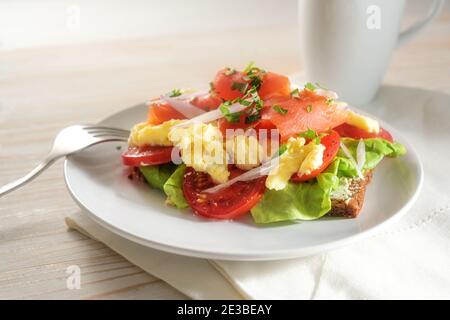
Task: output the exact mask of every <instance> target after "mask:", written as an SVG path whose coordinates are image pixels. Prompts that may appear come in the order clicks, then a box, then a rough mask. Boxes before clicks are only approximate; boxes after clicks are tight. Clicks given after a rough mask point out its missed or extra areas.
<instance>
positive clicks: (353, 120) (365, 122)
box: [345, 110, 380, 133]
mask: <svg viewBox="0 0 450 320" xmlns="http://www.w3.org/2000/svg"><path fill="white" fill-rule="evenodd" d="M345 122H346V123H348V124H350V125H352V126H355V127H357V128H360V129H363V130H365V131H367V132H370V133H379V132H380V125H379V124H378V121H376V120H374V119H371V118H369V117H366V116H363V115H360V114H357V113H355V112H353V111H351V110H349V111H348V112H347V120H346V121H345Z"/></svg>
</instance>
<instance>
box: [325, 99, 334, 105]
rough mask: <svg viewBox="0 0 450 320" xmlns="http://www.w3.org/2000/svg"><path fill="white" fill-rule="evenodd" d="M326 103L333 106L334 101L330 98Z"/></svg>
mask: <svg viewBox="0 0 450 320" xmlns="http://www.w3.org/2000/svg"><path fill="white" fill-rule="evenodd" d="M326 103H327V105H329V106H331V105H332V104H333V103H334V99H331V98H328V99H327V102H326Z"/></svg>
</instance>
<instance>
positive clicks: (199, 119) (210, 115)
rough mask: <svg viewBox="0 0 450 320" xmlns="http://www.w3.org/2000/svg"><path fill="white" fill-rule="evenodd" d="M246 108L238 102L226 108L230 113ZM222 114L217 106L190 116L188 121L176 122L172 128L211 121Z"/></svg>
mask: <svg viewBox="0 0 450 320" xmlns="http://www.w3.org/2000/svg"><path fill="white" fill-rule="evenodd" d="M246 108H248V106H244V105H242V104H239V103H235V104H232V105H231V106H229V107H228V109H229V110H230V112H231V113H234V112H239V111H242V110H244V109H246ZM223 116H224V114H223V113H222V111H220V108H218V109H214V110H212V111H209V112H205V113H203V114H200V115H198V116H196V117H195V118H191V119H189V120H188V121H185V122H183V123H180V124H177V125H175V126H173V128H181V127H188V126H190V125H193V124H196V123H207V122H211V121H214V120H217V119H220V118H222V117H223Z"/></svg>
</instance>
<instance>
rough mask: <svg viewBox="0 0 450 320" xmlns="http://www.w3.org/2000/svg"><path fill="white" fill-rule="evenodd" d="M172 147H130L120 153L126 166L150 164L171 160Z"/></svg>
mask: <svg viewBox="0 0 450 320" xmlns="http://www.w3.org/2000/svg"><path fill="white" fill-rule="evenodd" d="M172 149H173V147H141V148H138V147H130V148H128V150H127V151H125V152H124V153H123V154H122V162H123V164H124V165H126V166H131V167H139V166H152V165H157V164H163V163H168V162H170V161H171V159H172V158H171V156H172Z"/></svg>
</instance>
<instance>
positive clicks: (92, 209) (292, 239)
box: [65, 105, 423, 260]
mask: <svg viewBox="0 0 450 320" xmlns="http://www.w3.org/2000/svg"><path fill="white" fill-rule="evenodd" d="M146 109H147V108H146V107H145V106H144V105H138V106H134V107H131V108H129V109H126V110H124V111H122V112H119V113H117V114H115V115H112V116H111V117H109V118H107V119H106V120H104V121H102V124H106V125H111V126H114V127H121V128H130V127H131V126H132V125H133V124H135V123H137V122H140V121H142V120H143V119H145V117H146V113H147V110H146ZM380 122H381V125H382V126H383V127H385V128H386V129H388V130H389V131H390V132H391V133H392V134H393V135H394V137H396V139H397V140H398V141H399V142H401V143H403V144H404V145H405V146H406V148H407V149H408V153H407V155H406V156H404V157H401V158H396V159H385V160H384V161H383V162H382V163H381V164H380V165H379V166H378V167H377V169H376V170H375V173H374V177H373V181H372V183H371V184H370V185H369V187H368V189H367V193H366V199H365V204H364V208H363V210H362V212H361V213H360V215H359V217H358V218H356V219H344V218H323V219H320V220H316V221H309V222H299V223H290V224H277V225H266V226H261V225H256V224H255V223H253V221H252V219H251V217H250V215H248V216H246V217H244V218H243V219H241V220H238V221H233V222H229V221H211V220H207V219H204V218H201V217H197V216H194V215H193V214H192V212H191V211H190V210H189V209H188V210H183V211H180V210H177V209H175V208H172V207H168V206H166V205H165V204H164V200H165V196H164V195H163V193H162V192H160V191H158V190H152V189H150V188H149V187H147V186H145V185H143V184H140V183H138V182H137V181H130V180H129V179H128V178H127V174H126V170H125V169H124V168H123V166H122V165H121V159H120V154H121V152H122V151H121V150H117V146H118V144H117V143H107V144H103V145H98V146H95V147H92V148H90V149H88V150H86V151H84V152H81V153H79V154H76V155H73V156H70V157H69V158H68V159H67V160H66V163H65V178H66V183H67V186H68V188H69V191H70V193H71V194H72V196H73V198H74V199H75V201H76V202H77V203H78V204H79V205H80V206H81V207H82V208H84V209H85V210H86V212H87V213H88V214H89V215H90V216H91V217H92V218H93V219H94V220H96V221H98V222H99V223H100V224H102V225H103V226H105V227H106V228H108V229H110V230H111V231H113V232H115V233H117V234H119V235H121V236H123V237H125V238H128V239H130V240H132V241H135V242H138V243H140V244H143V245H146V246H149V247H152V248H156V249H159V250H163V251H167V252H172V253H176V254H181V255H187V256H194V257H201V258H208V259H222V260H276V259H285V258H294V257H302V256H308V255H312V254H316V253H320V252H323V251H326V250H330V249H332V248H336V247H338V246H342V245H345V244H349V243H351V242H355V241H358V240H360V239H362V238H364V237H367V236H369V235H373V234H374V233H375V232H377V231H379V230H380V229H381V228H384V227H385V226H387V225H388V224H389V223H392V222H393V221H395V220H397V219H398V218H400V217H401V215H402V214H404V213H405V212H407V210H408V209H409V208H410V207H411V206H412V205H413V203H414V202H415V200H416V198H417V196H418V194H419V191H420V189H421V186H422V181H423V169H422V164H421V162H420V160H419V157H418V155H417V153H416V152H415V151H414V149H413V147H412V146H411V145H410V144H409V143H408V142H407V141H405V140H404V139H403V138H402V137H401V134H399V133H398V132H397V131H396V130H395V129H394V128H392V127H391V126H389V125H388V124H386V123H384V122H382V121H380ZM124 147H125V145H122V149H123V148H124Z"/></svg>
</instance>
